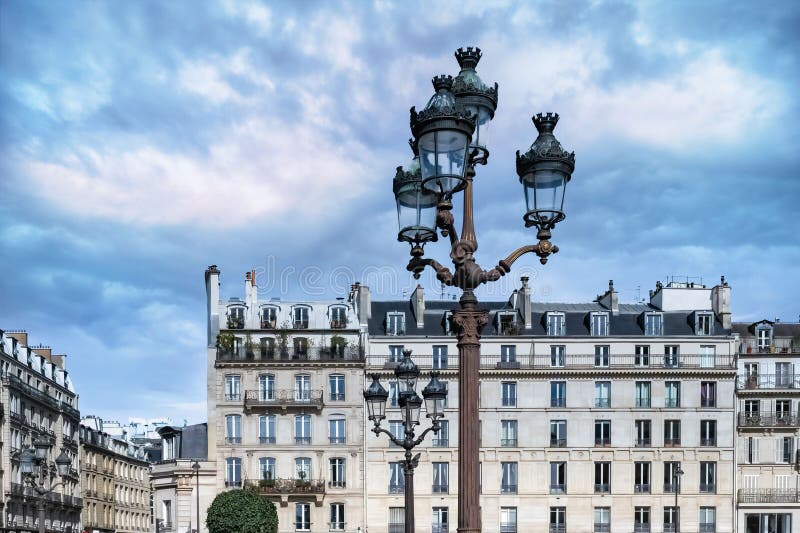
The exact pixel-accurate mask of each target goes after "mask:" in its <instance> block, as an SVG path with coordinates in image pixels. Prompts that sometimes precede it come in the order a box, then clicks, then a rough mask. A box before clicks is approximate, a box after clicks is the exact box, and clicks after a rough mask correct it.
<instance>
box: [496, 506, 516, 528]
mask: <svg viewBox="0 0 800 533" xmlns="http://www.w3.org/2000/svg"><path fill="white" fill-rule="evenodd" d="M500 533H517V508H516V507H508V506H504V507H500Z"/></svg>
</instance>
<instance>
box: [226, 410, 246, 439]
mask: <svg viewBox="0 0 800 533" xmlns="http://www.w3.org/2000/svg"><path fill="white" fill-rule="evenodd" d="M225 429H226V433H225V435H226V437H225V442H226V443H228V444H241V443H242V417H241V416H239V415H227V416H226V417H225Z"/></svg>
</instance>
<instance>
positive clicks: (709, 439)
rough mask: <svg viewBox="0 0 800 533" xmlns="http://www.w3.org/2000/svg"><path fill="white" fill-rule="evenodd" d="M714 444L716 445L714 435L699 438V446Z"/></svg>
mask: <svg viewBox="0 0 800 533" xmlns="http://www.w3.org/2000/svg"><path fill="white" fill-rule="evenodd" d="M716 445H717V438H716V437H707V438H704V439H700V446H716Z"/></svg>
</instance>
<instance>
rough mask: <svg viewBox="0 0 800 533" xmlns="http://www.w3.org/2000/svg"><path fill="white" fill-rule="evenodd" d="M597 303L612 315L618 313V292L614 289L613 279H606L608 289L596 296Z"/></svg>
mask: <svg viewBox="0 0 800 533" xmlns="http://www.w3.org/2000/svg"><path fill="white" fill-rule="evenodd" d="M597 303H599V304H600V305H602V306H603V307H605V308H606V309H609V310H610V311H611V314H612V315H616V314H619V293H618V292H617V291H615V290H614V280H613V279H610V280H608V290H607V291H606V292H605V294H603V295H602V296H598V297H597Z"/></svg>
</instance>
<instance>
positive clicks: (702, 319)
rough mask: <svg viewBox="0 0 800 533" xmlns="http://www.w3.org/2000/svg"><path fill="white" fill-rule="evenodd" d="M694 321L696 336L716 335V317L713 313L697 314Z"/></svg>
mask: <svg viewBox="0 0 800 533" xmlns="http://www.w3.org/2000/svg"><path fill="white" fill-rule="evenodd" d="M694 321H695V324H694V332H695V334H697V335H711V334H713V333H714V315H713V314H712V313H697V314H696V315H695V319H694Z"/></svg>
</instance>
